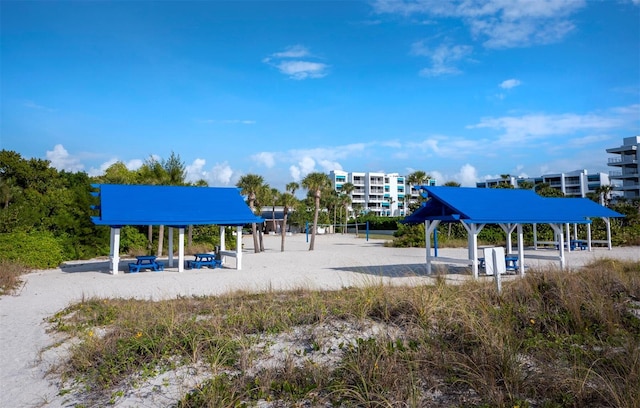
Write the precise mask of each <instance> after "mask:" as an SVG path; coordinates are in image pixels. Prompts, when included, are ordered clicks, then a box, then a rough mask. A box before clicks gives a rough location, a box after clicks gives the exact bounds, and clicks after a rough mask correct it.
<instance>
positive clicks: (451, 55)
mask: <svg viewBox="0 0 640 408" xmlns="http://www.w3.org/2000/svg"><path fill="white" fill-rule="evenodd" d="M472 51H473V47H471V46H469V45H452V44H449V41H448V40H445V42H444V43H442V44H440V45H438V46H437V47H435V48H430V47H428V46H427V44H426V42H425V41H424V40H423V41H418V42H415V43H413V44H412V45H411V54H413V55H418V56H424V57H428V58H430V59H431V67H430V68H424V69H422V70H421V71H420V75H422V76H428V77H436V76H441V75H456V74H460V73H461V72H462V71H461V70H460V69H459V68H458V67H457V66H456V65H457V64H458V63H459V62H461V61H463V60H465V59H466V58H467V57H468V56H469V55H470V54H471V52H472Z"/></svg>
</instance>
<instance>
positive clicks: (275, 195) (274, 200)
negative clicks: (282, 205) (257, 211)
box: [267, 188, 280, 232]
mask: <svg viewBox="0 0 640 408" xmlns="http://www.w3.org/2000/svg"><path fill="white" fill-rule="evenodd" d="M267 198H268V199H269V201H270V202H271V227H272V228H273V232H275V231H276V229H277V228H276V205H277V204H278V200H279V199H280V192H279V191H278V189H277V188H272V189H271V190H270V191H269V194H268V197H267Z"/></svg>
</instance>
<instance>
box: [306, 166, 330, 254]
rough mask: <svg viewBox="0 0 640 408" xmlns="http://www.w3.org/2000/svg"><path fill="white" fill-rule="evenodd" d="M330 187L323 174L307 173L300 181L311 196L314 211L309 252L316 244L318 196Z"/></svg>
mask: <svg viewBox="0 0 640 408" xmlns="http://www.w3.org/2000/svg"><path fill="white" fill-rule="evenodd" d="M330 185H331V180H330V179H329V176H327V175H326V174H324V173H318V172H315V173H309V174H307V176H306V177H305V178H304V179H303V180H302V187H304V188H306V189H307V190H309V192H310V193H312V194H313V198H314V203H315V211H314V213H313V230H312V231H311V242H310V243H309V251H313V247H314V244H315V242H316V230H317V227H318V213H319V212H320V196H321V195H322V190H324V189H325V188H327V187H329V186H330Z"/></svg>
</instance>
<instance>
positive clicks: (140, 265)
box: [129, 255, 164, 273]
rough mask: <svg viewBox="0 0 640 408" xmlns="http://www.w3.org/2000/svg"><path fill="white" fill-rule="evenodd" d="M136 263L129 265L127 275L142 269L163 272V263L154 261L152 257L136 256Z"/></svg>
mask: <svg viewBox="0 0 640 408" xmlns="http://www.w3.org/2000/svg"><path fill="white" fill-rule="evenodd" d="M136 259H137V262H136V263H130V264H129V273H137V272H140V271H141V270H144V269H149V270H152V271H156V272H157V271H163V270H164V263H163V262H158V261H156V257H155V256H153V255H144V256H136Z"/></svg>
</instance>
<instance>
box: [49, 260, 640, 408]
mask: <svg viewBox="0 0 640 408" xmlns="http://www.w3.org/2000/svg"><path fill="white" fill-rule="evenodd" d="M639 310H640V263H638V262H625V261H618V260H610V259H602V260H598V261H595V262H594V263H592V264H590V265H588V266H587V267H585V268H583V269H581V270H579V271H575V272H571V273H567V272H560V271H557V270H553V269H549V270H537V271H532V272H530V273H528V274H527V276H526V277H525V278H523V279H515V280H511V281H506V282H504V286H503V290H502V292H501V293H500V294H498V293H497V292H496V291H495V288H494V287H493V286H492V284H490V283H486V282H484V283H483V282H478V281H469V282H467V283H463V284H460V285H449V284H447V282H446V280H445V279H443V278H441V279H437V280H436V282H435V284H434V285H420V286H412V287H393V286H387V285H383V284H371V285H370V286H367V287H363V288H344V289H342V290H338V291H312V290H307V289H298V290H292V291H287V292H283V291H267V292H265V293H260V294H256V293H248V292H235V293H231V294H227V295H222V296H215V297H214V296H211V297H209V296H206V297H189V298H186V297H185V298H178V299H174V300H166V301H159V302H152V301H142V300H128V299H97V298H92V299H85V300H83V301H82V302H80V303H77V304H73V305H71V306H69V307H67V308H66V309H64V310H62V311H60V312H59V313H57V314H56V315H55V316H53V317H52V318H51V319H50V323H51V328H52V330H55V331H57V332H62V333H66V334H67V335H68V336H69V337H71V338H74V339H75V342H74V345H73V346H72V347H71V349H70V356H69V358H68V359H66V360H65V361H64V362H62V363H61V365H60V366H59V367H58V368H57V373H59V374H60V375H62V377H63V379H65V380H66V381H67V383H68V384H75V387H76V390H78V389H80V390H81V391H80V392H79V394H78V392H77V391H76V394H78V395H81V396H82V398H84V400H82V401H81V402H82V405H86V406H97V405H101V404H102V403H104V402H105V401H112V400H113V399H114V398H115V397H114V395H116V396H118V395H123V392H122V390H123V389H128V388H135V387H137V386H139V384H140V383H141V382H144V381H145V380H146V379H150V378H153V377H156V376H158V374H159V373H162V372H167V371H170V370H176V369H177V367H180V366H184V365H191V366H198V365H199V366H204V367H205V368H206V370H205V371H206V375H205V376H203V377H201V378H200V379H199V381H198V383H197V385H195V386H193V387H189V388H188V389H185V390H184V392H183V393H182V397H181V398H180V399H179V400H178V401H177V406H179V407H238V406H255V404H256V403H257V402H258V401H261V402H262V403H264V404H275V405H263V406H274V407H276V406H277V407H281V406H282V407H285V406H291V407H293V406H323V407H332V406H335V407H342V406H345V407H346V406H357V407H421V406H434V407H439V406H442V407H444V406H480V407H487V406H491V407H515V406H518V407H564V406H615V407H640V314H639V313H638V311H639ZM70 387H72V386H71V385H70ZM160 388H162V387H160ZM65 392H67V391H65ZM116 399H117V398H116ZM79 405H80V404H79Z"/></svg>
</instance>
